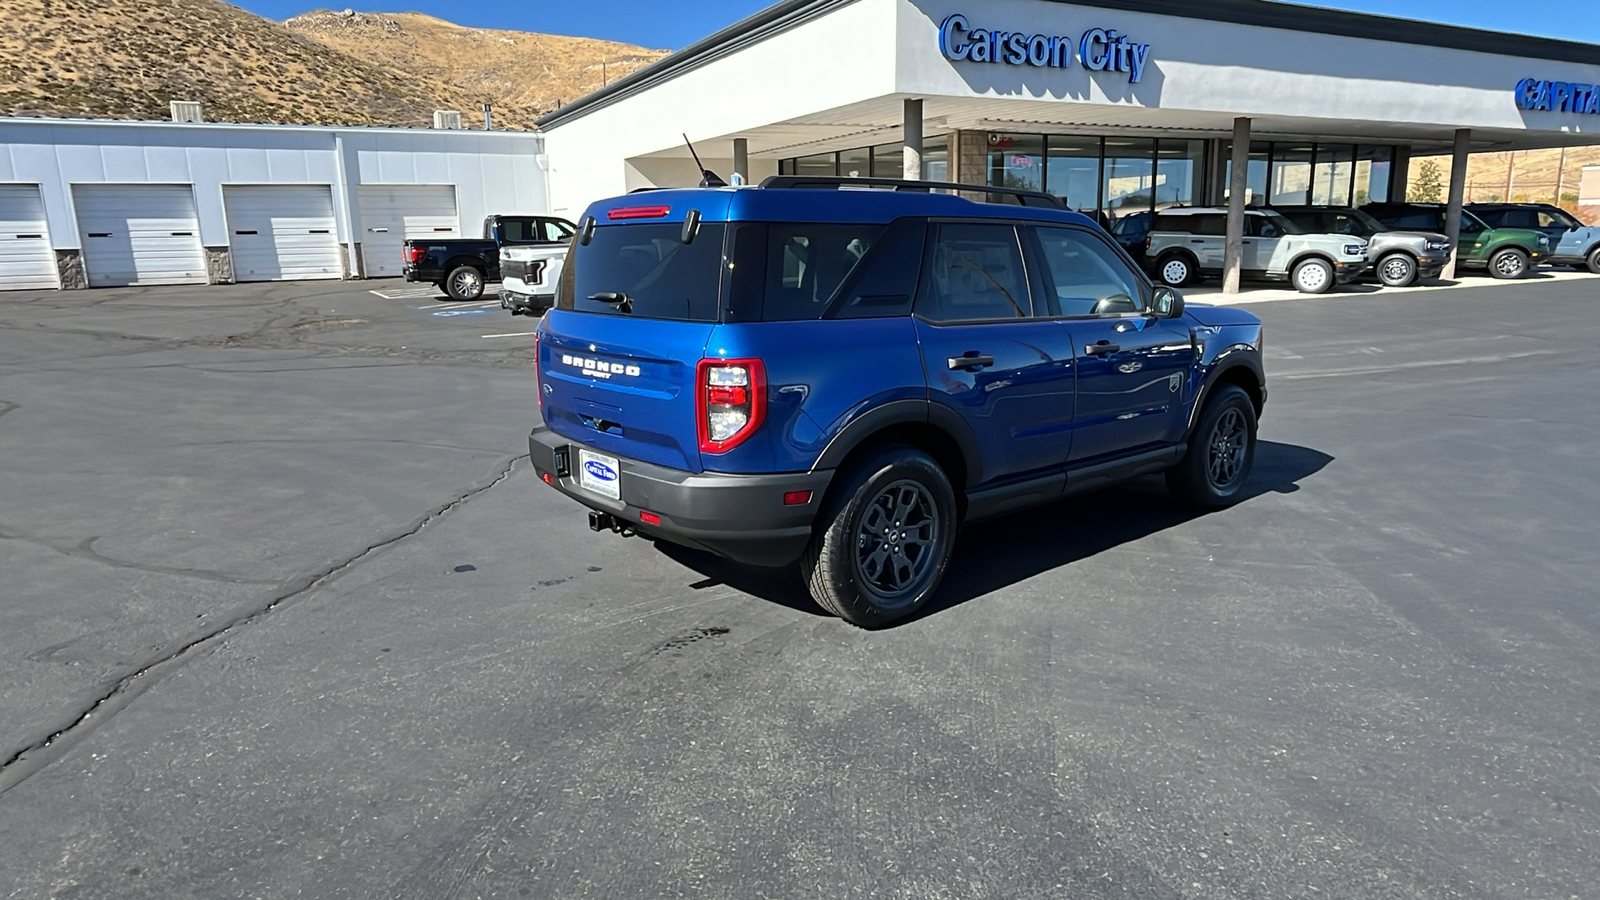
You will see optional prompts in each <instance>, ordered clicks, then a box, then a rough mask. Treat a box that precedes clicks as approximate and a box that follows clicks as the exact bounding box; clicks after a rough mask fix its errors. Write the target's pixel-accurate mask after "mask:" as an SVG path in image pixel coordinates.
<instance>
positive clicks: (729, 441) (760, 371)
mask: <svg viewBox="0 0 1600 900" xmlns="http://www.w3.org/2000/svg"><path fill="white" fill-rule="evenodd" d="M766 417H767V367H766V364H765V363H763V362H762V361H761V360H759V359H702V360H700V365H699V366H698V368H697V370H696V372H695V419H696V420H697V421H698V423H699V427H700V452H701V453H726V452H728V451H729V450H732V449H733V448H735V447H737V446H739V445H740V444H742V443H744V442H745V440H746V439H748V438H749V437H750V435H752V434H754V433H755V432H756V430H757V429H759V428H760V427H761V423H762V422H763V421H764V420H765V419H766Z"/></svg>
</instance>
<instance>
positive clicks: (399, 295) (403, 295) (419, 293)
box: [367, 284, 440, 300]
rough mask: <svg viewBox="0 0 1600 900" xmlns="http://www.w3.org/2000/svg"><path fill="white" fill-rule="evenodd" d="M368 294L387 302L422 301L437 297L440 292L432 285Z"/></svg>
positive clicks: (389, 289) (391, 289)
mask: <svg viewBox="0 0 1600 900" xmlns="http://www.w3.org/2000/svg"><path fill="white" fill-rule="evenodd" d="M367 293H369V294H376V295H377V296H379V297H382V298H383V299H385V300H420V299H422V298H423V297H437V296H439V294H440V291H439V289H438V288H436V287H434V286H433V285H431V284H430V285H426V286H423V287H404V288H384V289H379V290H372V291H367Z"/></svg>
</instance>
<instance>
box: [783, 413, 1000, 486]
mask: <svg viewBox="0 0 1600 900" xmlns="http://www.w3.org/2000/svg"><path fill="white" fill-rule="evenodd" d="M895 425H932V426H933V427H935V428H937V429H939V430H940V431H943V432H944V433H945V434H947V435H949V436H950V439H951V440H952V441H954V442H955V445H956V447H957V449H959V450H960V451H961V456H962V458H963V459H964V460H965V461H966V466H967V471H966V476H967V484H969V485H971V484H977V483H978V481H979V480H980V479H981V478H982V475H983V455H982V451H981V450H980V449H979V446H980V445H979V444H978V436H977V435H975V434H973V433H972V428H971V426H969V425H968V424H967V422H966V420H965V419H963V418H961V414H960V413H958V412H956V411H955V410H953V409H950V408H949V407H947V406H945V405H943V404H940V403H934V402H931V401H928V400H893V401H890V402H888V403H885V404H883V405H881V406H874V407H872V408H871V409H868V410H866V411H865V412H863V413H861V414H860V415H858V416H856V417H855V418H854V419H851V420H850V421H849V422H848V423H846V424H845V426H844V427H843V428H841V429H839V433H838V434H835V435H834V436H833V438H832V439H831V440H830V441H828V446H826V447H824V448H823V450H822V455H820V456H819V457H817V461H816V463H815V464H814V465H813V466H812V467H811V470H812V471H813V472H814V471H817V470H819V469H836V468H838V467H839V466H840V465H841V464H842V463H843V462H844V460H845V458H846V457H848V456H849V455H850V454H851V452H853V451H854V450H855V449H856V448H857V447H859V446H861V444H862V443H863V442H864V441H866V440H867V439H868V438H870V437H872V436H873V435H874V434H877V433H878V432H880V431H882V430H884V429H885V428H890V427H892V426H895Z"/></svg>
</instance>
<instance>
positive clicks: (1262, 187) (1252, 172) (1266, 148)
mask: <svg viewBox="0 0 1600 900" xmlns="http://www.w3.org/2000/svg"><path fill="white" fill-rule="evenodd" d="M1222 158H1223V159H1225V160H1227V161H1228V162H1227V165H1226V167H1225V168H1224V171H1223V176H1222V184H1221V185H1220V186H1219V187H1218V190H1217V193H1218V195H1219V196H1221V197H1222V202H1223V203H1226V202H1228V192H1229V191H1230V190H1231V189H1232V185H1233V141H1223V142H1222ZM1271 168H1272V144H1270V143H1268V142H1266V141H1255V142H1252V143H1251V144H1250V159H1249V162H1248V163H1246V165H1245V170H1244V179H1245V180H1244V202H1245V205H1247V206H1264V205H1265V204H1266V202H1267V172H1268V171H1269V170H1270V169H1271Z"/></svg>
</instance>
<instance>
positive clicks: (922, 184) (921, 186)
mask: <svg viewBox="0 0 1600 900" xmlns="http://www.w3.org/2000/svg"><path fill="white" fill-rule="evenodd" d="M761 186H762V187H763V188H766V189H768V190H782V189H795V188H800V189H811V190H828V189H832V190H839V189H840V188H854V187H869V188H888V189H892V190H895V191H915V192H917V193H923V194H926V193H928V192H930V191H935V190H942V191H977V192H982V193H985V194H1006V195H1009V196H1012V197H1015V198H1017V203H1018V205H1021V206H1043V207H1048V208H1050V209H1067V205H1066V204H1064V203H1062V202H1061V201H1060V200H1059V199H1057V198H1056V197H1053V196H1051V195H1049V194H1046V193H1044V192H1043V191H1028V190H1023V189H1021V188H1008V187H995V186H993V185H987V184H956V183H955V182H951V181H907V180H905V179H903V178H856V177H854V176H848V175H837V176H828V175H772V176H769V177H768V178H767V179H766V180H765V181H763V182H761Z"/></svg>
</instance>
